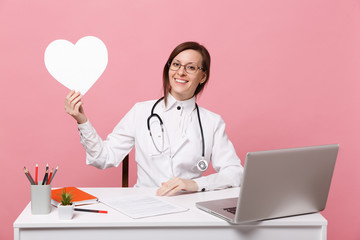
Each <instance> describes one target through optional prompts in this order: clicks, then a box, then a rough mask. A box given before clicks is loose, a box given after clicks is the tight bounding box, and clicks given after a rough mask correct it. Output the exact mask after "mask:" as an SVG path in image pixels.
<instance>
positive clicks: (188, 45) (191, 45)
mask: <svg viewBox="0 0 360 240" xmlns="http://www.w3.org/2000/svg"><path fill="white" fill-rule="evenodd" d="M188 49H192V50H195V51H198V52H199V53H200V54H201V56H202V66H201V67H202V68H203V71H204V72H205V74H206V79H205V82H204V83H203V84H199V86H198V87H197V88H196V90H195V93H194V95H195V96H196V95H198V94H199V93H200V92H202V91H203V89H204V87H205V84H206V83H207V82H208V80H209V77H210V54H209V52H208V50H207V49H206V48H205V47H204V46H203V45H200V44H199V43H197V42H184V43H181V44H179V45H178V46H177V47H176V48H175V49H174V50H173V51H172V52H171V54H170V56H169V58H168V60H167V61H166V63H165V66H164V71H163V90H164V101H165V105H166V103H167V96H168V94H169V91H170V81H169V67H170V63H171V62H172V60H173V59H174V58H175V57H176V56H177V55H178V54H179V53H181V52H182V51H185V50H188Z"/></svg>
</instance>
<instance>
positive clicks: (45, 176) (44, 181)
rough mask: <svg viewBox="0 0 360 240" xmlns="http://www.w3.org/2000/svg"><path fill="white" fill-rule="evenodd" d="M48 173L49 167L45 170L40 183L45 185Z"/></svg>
mask: <svg viewBox="0 0 360 240" xmlns="http://www.w3.org/2000/svg"><path fill="white" fill-rule="evenodd" d="M48 174H49V169H48V170H46V172H45V175H44V179H43V181H42V185H45V183H46V181H47V178H48Z"/></svg>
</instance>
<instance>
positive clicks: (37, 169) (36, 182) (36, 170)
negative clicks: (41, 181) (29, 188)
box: [35, 164, 39, 185]
mask: <svg viewBox="0 0 360 240" xmlns="http://www.w3.org/2000/svg"><path fill="white" fill-rule="evenodd" d="M38 173H39V165H38V164H36V166H35V185H37V184H38Z"/></svg>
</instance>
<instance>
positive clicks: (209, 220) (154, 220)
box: [14, 188, 327, 229]
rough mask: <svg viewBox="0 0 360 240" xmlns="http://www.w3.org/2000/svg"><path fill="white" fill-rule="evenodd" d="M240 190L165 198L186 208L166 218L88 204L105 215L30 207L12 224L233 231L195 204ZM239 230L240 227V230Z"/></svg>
mask: <svg viewBox="0 0 360 240" xmlns="http://www.w3.org/2000/svg"><path fill="white" fill-rule="evenodd" d="M82 189H83V190H84V191H86V192H88V193H90V194H93V195H95V196H97V197H98V198H99V199H100V200H101V197H108V196H114V195H119V196H121V195H124V196H129V195H155V191H156V189H151V188H145V189H144V188H82ZM238 193H239V188H229V189H224V190H219V191H210V192H198V193H191V194H181V195H178V196H173V197H164V198H165V199H166V200H167V201H169V202H172V203H175V204H177V205H180V206H184V207H186V208H189V210H188V211H186V212H181V213H174V214H167V215H162V216H155V217H149V218H143V219H132V218H130V217H127V216H125V215H123V214H122V213H120V212H118V211H116V210H114V209H112V208H110V207H108V206H106V205H104V204H102V203H98V204H91V205H86V206H82V208H89V209H100V210H107V211H108V212H109V213H108V214H97V213H86V212H75V213H74V217H73V219H72V220H59V218H58V212H57V209H56V208H55V207H52V209H51V213H50V214H48V215H32V214H31V206H30V203H29V204H28V205H27V206H26V208H25V209H24V210H23V212H22V213H21V214H20V215H19V217H18V218H17V219H16V221H15V222H14V228H22V229H24V228H84V227H85V228H86V227H120V228H122V227H198V226H201V227H204V226H206V227H211V226H219V227H226V226H228V227H234V225H231V224H229V223H228V222H226V221H224V220H222V219H220V218H218V217H215V216H212V215H210V214H208V213H206V212H204V211H201V210H199V209H197V208H196V206H195V202H200V201H208V200H213V199H221V198H227V197H237V196H238ZM240 226H243V227H245V226H248V227H249V226H254V227H261V226H281V227H283V226H298V227H300V226H323V227H325V228H326V226H327V220H326V219H325V218H324V217H323V216H322V215H321V214H320V213H315V214H307V215H301V216H295V217H287V218H279V219H274V220H267V221H259V222H254V223H248V224H246V225H240ZM240 226H239V227H240Z"/></svg>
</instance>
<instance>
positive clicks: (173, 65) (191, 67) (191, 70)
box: [168, 61, 205, 74]
mask: <svg viewBox="0 0 360 240" xmlns="http://www.w3.org/2000/svg"><path fill="white" fill-rule="evenodd" d="M168 64H169V68H170V69H171V70H173V71H178V70H179V69H180V68H181V67H184V69H185V72H187V73H188V74H195V73H196V72H197V71H198V70H199V69H201V70H202V71H205V69H204V68H202V67H199V66H197V65H195V64H194V63H188V64H185V65H182V64H180V62H178V61H172V62H169V63H168Z"/></svg>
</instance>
